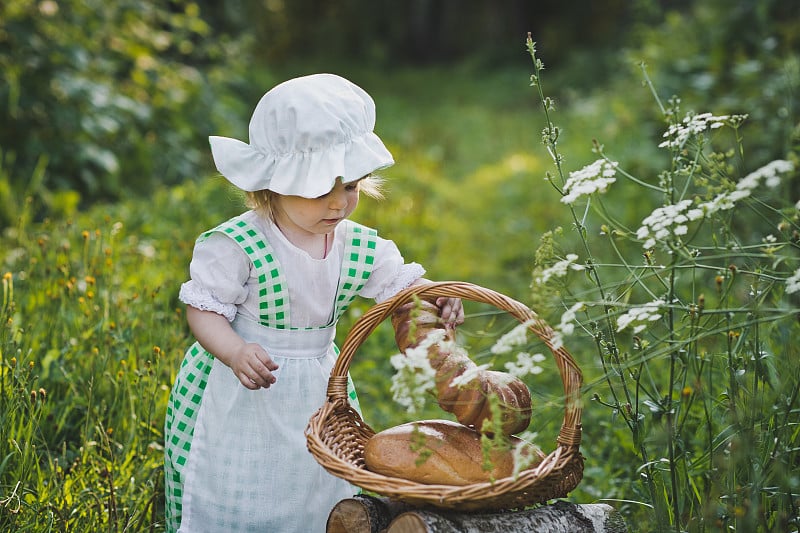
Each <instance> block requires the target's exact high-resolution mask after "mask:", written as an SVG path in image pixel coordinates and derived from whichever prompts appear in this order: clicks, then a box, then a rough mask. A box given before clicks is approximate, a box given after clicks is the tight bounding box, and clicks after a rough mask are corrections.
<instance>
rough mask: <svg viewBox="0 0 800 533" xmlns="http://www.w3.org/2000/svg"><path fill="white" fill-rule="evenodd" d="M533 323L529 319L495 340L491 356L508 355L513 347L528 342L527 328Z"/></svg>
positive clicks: (532, 320)
mask: <svg viewBox="0 0 800 533" xmlns="http://www.w3.org/2000/svg"><path fill="white" fill-rule="evenodd" d="M534 322H535V320H534V319H530V320H526V321H525V322H522V323H520V324H518V325H517V326H516V327H514V329H512V330H511V331H509V332H508V333H506V334H505V335H503V336H502V337H500V338H499V339H497V342H495V343H494V345H493V346H492V348H491V350H490V351H491V352H492V353H493V354H501V353H509V352H510V351H511V350H513V349H514V347H515V346H522V345H523V344H525V343H526V342H528V327H529V326H530V325H531V324H533V323H534Z"/></svg>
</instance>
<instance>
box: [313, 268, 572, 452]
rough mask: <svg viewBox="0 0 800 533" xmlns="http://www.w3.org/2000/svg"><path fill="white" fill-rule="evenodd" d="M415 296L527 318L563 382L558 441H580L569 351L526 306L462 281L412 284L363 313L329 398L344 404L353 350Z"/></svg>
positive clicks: (341, 355) (338, 365) (349, 338)
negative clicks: (469, 303) (453, 300)
mask: <svg viewBox="0 0 800 533" xmlns="http://www.w3.org/2000/svg"><path fill="white" fill-rule="evenodd" d="M415 296H416V297H430V298H438V297H441V296H444V297H448V298H462V299H465V300H471V301H475V302H481V303H486V304H489V305H493V306H495V307H497V308H498V309H501V310H503V311H506V312H507V313H508V314H510V315H512V316H513V317H514V318H516V319H517V320H518V321H519V322H520V323H524V322H529V323H530V325H529V327H528V329H529V330H530V331H532V332H533V333H535V334H536V335H537V336H538V337H539V338H540V339H541V340H542V341H543V342H544V343H545V345H546V346H547V347H548V348H549V349H550V351H551V352H552V354H553V357H554V358H555V360H556V364H557V366H558V370H559V374H560V375H561V381H562V382H563V385H564V400H565V410H564V422H563V424H562V426H561V431H560V432H559V436H558V442H559V443H560V444H562V445H567V446H577V445H578V444H579V443H580V440H581V425H580V424H581V400H580V388H581V384H582V381H583V377H582V374H581V371H580V368H579V367H578V365H577V363H576V362H575V360H574V359H573V357H572V355H570V353H569V352H568V351H567V350H566V349H565V348H564V347H563V346H560V347H558V348H556V347H555V345H554V342H553V339H554V331H553V329H552V328H551V327H550V326H549V325H547V323H545V322H544V320H542V319H541V318H539V316H538V315H537V314H536V313H535V312H534V311H532V310H531V309H530V308H528V307H527V306H525V305H524V304H522V303H520V302H518V301H516V300H514V299H512V298H509V297H508V296H505V295H503V294H500V293H498V292H495V291H493V290H491V289H487V288H484V287H481V286H479V285H474V284H472V283H467V282H464V281H440V282H430V283H424V284H419V285H412V286H411V287H408V288H407V289H404V290H402V291H400V292H399V293H397V294H396V295H395V296H393V297H392V298H389V299H388V300H386V301H384V302H382V303H380V304H377V305H375V306H373V307H371V308H370V309H369V310H368V311H367V312H366V313H364V314H363V315H362V316H361V317H360V318H359V319H358V320H357V321H356V322H355V323H354V324H353V327H352V328H351V329H350V331H349V332H348V334H347V337H346V338H345V340H344V342H343V343H342V347H341V351H340V353H339V357H338V359H337V360H336V364H335V365H334V367H333V370H332V371H331V377H330V380H329V381H328V392H327V394H328V400H329V401H330V402H334V403H336V402H341V403H343V404H344V405H346V404H347V372H348V370H349V368H350V363H351V362H352V360H353V356H354V355H355V352H356V350H358V348H359V346H361V344H362V343H363V342H364V340H365V339H366V338H367V337H368V336H369V335H370V333H372V332H373V331H374V330H375V328H377V327H378V325H379V324H380V323H381V322H383V320H385V319H386V318H387V317H388V316H390V315H391V314H392V313H393V312H394V311H395V310H396V309H397V308H399V307H400V306H402V305H403V304H405V303H408V302H410V301H411V300H413V299H414V297H415Z"/></svg>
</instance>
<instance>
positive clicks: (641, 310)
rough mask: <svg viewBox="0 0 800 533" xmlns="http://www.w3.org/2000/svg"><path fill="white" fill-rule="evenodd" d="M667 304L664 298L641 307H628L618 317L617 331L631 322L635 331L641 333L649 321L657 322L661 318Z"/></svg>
mask: <svg viewBox="0 0 800 533" xmlns="http://www.w3.org/2000/svg"><path fill="white" fill-rule="evenodd" d="M665 304H666V302H664V300H660V299H659V300H653V301H652V302H649V303H646V304H644V305H642V306H639V307H633V308H631V309H628V311H627V312H625V313H624V314H622V315H620V316H619V318H617V331H622V330H623V329H625V328H627V327H628V326H630V325H631V324H635V325H634V327H633V332H634V333H639V332H640V331H642V330H644V329H645V328H646V327H647V323H648V322H655V321H656V320H658V319H660V318H661V308H662V307H663V306H664V305H665Z"/></svg>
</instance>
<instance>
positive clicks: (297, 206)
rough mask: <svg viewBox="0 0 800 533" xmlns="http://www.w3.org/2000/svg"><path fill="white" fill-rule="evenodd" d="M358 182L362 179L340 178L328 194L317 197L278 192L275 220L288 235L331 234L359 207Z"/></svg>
mask: <svg viewBox="0 0 800 533" xmlns="http://www.w3.org/2000/svg"><path fill="white" fill-rule="evenodd" d="M359 183H360V180H358V181H353V182H350V183H346V184H345V183H342V180H341V178H339V179H337V180H336V184H335V185H334V186H333V189H332V190H331V191H330V192H329V193H327V194H324V195H322V196H320V197H318V198H303V197H302V196H288V195H283V196H281V195H279V196H277V197H276V198H275V200H276V201H275V206H274V207H275V209H274V211H273V213H274V217H275V222H276V223H277V224H278V226H279V227H280V228H281V230H282V231H283V232H284V233H285V234H287V236H288V235H289V234H291V235H293V236H299V237H309V236H311V235H312V234H313V235H324V234H326V233H330V232H332V231H333V230H334V228H335V227H336V226H337V225H338V224H339V222H341V221H342V220H344V219H346V218H347V217H349V216H350V215H351V214H352V213H353V211H354V210H355V208H356V206H358V191H359V187H360V185H359Z"/></svg>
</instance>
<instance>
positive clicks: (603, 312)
mask: <svg viewBox="0 0 800 533" xmlns="http://www.w3.org/2000/svg"><path fill="white" fill-rule="evenodd" d="M528 49H529V51H530V52H531V56H532V58H533V64H534V68H535V74H534V76H533V79H535V80H536V87H537V92H538V94H539V97H540V100H541V101H542V106H543V109H544V118H545V121H546V131H557V130H558V128H557V127H556V126H555V124H553V122H552V119H551V116H550V112H551V111H552V108H551V107H549V106H547V105H546V102H545V97H544V92H543V89H542V79H541V70H542V68H543V65H542V63H541V61H540V60H539V59H538V58H536V57H535V47H534V46H532V45H531V43H530V42H529V45H528ZM643 74H644V77H645V82H646V85H647V86H648V87H649V89H650V92H651V93H652V94H653V96H654V97H655V98H656V100H657V104H658V107H659V109H661V110H662V111H663V113H664V119H665V122H666V124H667V126H666V131H664V133H663V136H662V137H661V139H660V140H658V141H656V142H657V143H658V146H659V147H660V148H663V149H666V150H667V152H668V154H669V162H668V164H667V165H666V169H664V170H662V171H660V172H658V171H654V170H652V169H651V170H650V171H649V172H650V173H653V174H655V175H657V176H658V177H657V179H654V178H653V176H647V177H636V176H634V175H633V174H632V173H630V172H628V171H627V170H626V169H625V168H624V164H623V163H622V162H616V161H613V160H612V159H611V158H609V157H608V156H607V155H606V154H605V153H604V152H603V145H601V144H599V143H596V142H595V144H594V146H595V152H596V153H598V154H599V155H600V159H598V160H596V161H595V162H594V163H591V164H590V165H588V166H586V167H584V168H582V169H581V170H578V171H575V172H566V171H565V170H564V168H563V167H564V162H565V159H564V158H563V156H562V154H561V153H559V151H558V146H557V143H556V142H555V139H553V138H552V137H548V136H545V137H543V141H544V143H545V145H546V149H547V153H548V154H549V156H550V157H551V158H552V160H553V163H554V165H555V170H556V176H553V175H550V174H548V175H547V178H546V179H547V181H548V183H550V184H551V185H553V188H554V189H555V190H556V192H557V193H558V194H559V195H560V200H561V202H562V204H564V205H565V207H566V209H568V210H569V213H570V215H571V218H572V221H573V223H574V227H575V228H576V229H577V230H578V231H575V232H574V233H573V235H575V241H574V242H568V243H566V244H563V243H562V244H560V245H559V246H556V245H555V244H554V243H553V242H552V241H553V238H552V233H548V234H547V236H546V238H545V237H543V238H542V246H541V247H540V248H539V250H538V251H537V254H536V264H537V270H535V271H534V273H533V275H532V280H533V284H532V287H533V289H534V291H536V292H535V294H534V296H535V297H536V298H537V299H538V300H540V301H544V302H551V301H560V303H561V305H562V306H563V308H565V309H566V312H564V313H563V314H562V315H561V317H560V319H558V318H555V317H552V318H555V320H554V322H556V325H555V326H554V328H553V329H554V330H555V331H556V337H555V338H556V341H557V342H556V344H557V346H560V345H561V344H562V343H563V344H564V345H569V346H570V348H571V351H572V352H573V353H576V351H580V352H582V353H588V350H589V349H590V348H591V349H594V350H595V352H596V356H597V359H596V360H597V361H598V362H599V364H598V365H596V366H597V367H599V368H600V369H602V375H601V376H598V377H597V378H596V379H595V380H594V381H590V385H589V386H588V388H590V389H595V390H596V392H595V391H593V394H592V397H593V399H594V400H595V401H596V402H597V403H596V405H598V406H605V407H607V408H609V409H611V410H612V411H613V413H614V419H615V421H618V422H620V423H622V424H624V426H625V427H626V428H627V429H628V430H629V434H630V441H629V447H630V449H634V450H636V456H637V459H638V461H634V462H638V463H639V464H638V465H634V466H635V468H632V469H631V475H632V477H634V478H636V479H639V480H641V481H642V482H643V486H642V489H644V490H643V492H642V494H646V495H647V496H646V497H645V498H644V500H645V502H644V503H645V504H646V506H647V507H648V508H649V509H651V510H652V511H651V512H652V516H651V517H650V518H651V519H652V522H651V523H650V524H649V525H648V527H646V529H647V530H675V531H678V530H698V531H699V530H706V529H714V530H716V529H717V528H719V527H721V528H722V529H728V530H732V531H733V530H736V531H738V530H741V531H744V530H747V531H756V530H758V531H766V530H771V529H769V528H770V527H771V525H774V524H777V523H780V520H781V519H782V518H781V517H786V516H792V517H795V519H796V517H797V516H798V514H797V505H796V494H797V493H798V491H800V482H798V481H797V480H795V479H794V478H791V477H787V475H786V472H788V471H790V470H792V469H793V468H794V465H795V464H796V462H797V461H798V460H800V451H799V450H798V449H797V447H796V446H795V445H794V440H796V435H797V433H796V428H795V425H794V424H793V423H791V422H789V421H790V420H791V419H792V418H793V416H794V413H796V411H797V408H798V401H800V400H798V398H800V383H798V379H797V362H796V361H797V360H798V356H800V353H798V349H797V347H796V345H795V344H796V343H793V342H787V341H788V340H789V339H793V338H797V335H800V325H799V324H798V322H797V320H796V317H797V316H798V315H800V308H798V305H797V300H796V296H794V295H795V294H798V293H800V246H798V242H800V238H798V235H800V201H798V199H797V198H793V197H791V195H793V194H796V188H794V187H791V186H790V184H791V183H792V179H796V177H797V176H796V173H797V158H798V156H797V154H796V153H792V152H789V153H787V154H786V156H785V157H782V158H776V159H773V160H772V161H768V162H767V163H766V164H761V165H759V166H756V168H755V170H753V171H751V172H749V173H747V172H742V171H741V170H739V169H746V168H748V167H751V168H752V165H751V163H750V162H749V161H747V160H746V158H745V154H746V153H747V152H746V151H745V150H744V148H743V135H742V134H741V131H740V127H741V126H742V125H743V123H744V120H745V118H746V117H747V115H745V114H738V115H734V114H731V115H714V114H712V113H693V112H690V113H687V114H685V115H683V116H684V118H683V119H677V117H678V116H679V113H678V109H677V103H678V102H679V100H678V99H676V98H673V99H672V100H670V102H671V104H670V106H671V107H665V106H664V105H663V104H662V102H661V100H660V99H659V98H658V95H657V91H656V90H655V87H653V85H652V83H650V80H649V78H648V77H647V73H646V72H645V71H644V69H643ZM558 131H560V130H558ZM726 132H732V133H733V135H732V136H731V137H732V138H726ZM712 134H713V135H712ZM731 145H732V146H731ZM631 187H636V188H637V189H636V191H633V190H632V189H631ZM640 189H641V190H644V192H646V193H647V194H643V195H641V198H642V201H641V202H636V203H635V205H627V204H626V206H625V207H626V208H625V209H619V206H620V203H619V202H620V200H619V199H617V198H616V197H615V193H618V192H619V193H623V196H622V198H623V199H622V200H621V201H622V202H628V201H629V199H630V198H631V197H639V195H638V194H637V193H638V192H639V190H640ZM787 196H789V197H788V198H787ZM589 197H591V198H589ZM581 199H584V200H586V202H585V205H584V206H583V208H582V209H581V211H580V212H579V211H577V210H576V204H577V203H578V201H579V200H581ZM652 199H655V201H653V202H652V204H655V205H653V206H652V207H651V206H648V203H647V202H648V201H651V200H652ZM590 200H591V201H590ZM592 215H596V216H597V217H598V218H599V219H600V220H599V223H597V227H599V228H601V231H600V233H599V237H600V238H601V239H602V244H601V245H600V246H597V245H596V243H595V242H594V240H593V237H592V233H591V228H593V227H595V226H594V225H593V222H594V221H592V220H591V217H592ZM637 222H638V224H637ZM630 228H636V229H634V230H632V229H630ZM776 229H777V231H776ZM642 248H644V252H643V251H642ZM572 249H575V253H569V252H570V251H571V250H572ZM565 252H567V253H565ZM642 257H644V261H642ZM565 258H566V259H565ZM542 265H544V266H545V267H546V268H542ZM581 266H582V267H583V269H584V270H585V271H586V274H587V275H586V276H581V277H575V278H571V279H569V280H566V279H564V280H562V281H563V283H561V284H559V285H558V286H556V284H554V283H548V281H552V280H553V279H555V278H566V275H567V273H568V272H569V271H570V270H572V269H575V270H577V269H578V268H576V267H581ZM548 290H549V291H551V293H550V294H549V295H548V294H543V291H548ZM787 295H788V296H787ZM739 300H741V301H739ZM642 302H644V303H642ZM548 312H550V313H551V315H552V311H551V310H550V309H548ZM656 326H657V327H656ZM576 346H577V348H576ZM584 348H585V349H584ZM531 363H532V361H530V360H528V359H526V357H525V356H524V355H520V356H519V358H518V362H517V363H514V364H510V365H509V366H508V367H507V368H509V369H510V370H511V369H513V371H514V372H521V371H522V369H523V368H528V369H529V368H531V366H530V365H531ZM587 367H588V368H591V369H593V368H595V365H594V364H593V363H590V364H588V365H587ZM720 398H724V401H720ZM764 406H770V408H769V409H764ZM764 428H770V429H769V435H768V437H767V438H764V435H763V431H764ZM616 447H617V444H615V446H614V447H608V448H606V449H604V450H602V451H598V452H597V455H598V456H600V455H602V456H606V455H618V452H617V450H616ZM624 462H625V460H624V459H620V461H619V464H623V463H624ZM726 469H727V470H729V471H730V472H731V474H730V475H728V474H725V473H724V471H726ZM734 473H735V474H734ZM744 486H747V487H748V489H747V491H746V492H747V494H746V495H745V494H744V493H743V492H742V487H744ZM626 490H630V489H626ZM626 490H622V491H621V492H620V494H619V495H618V496H619V497H620V498H622V499H627V498H628V497H629V495H630V492H626ZM748 508H758V513H750V514H748V513H747V512H746V509H748ZM720 509H725V511H724V513H727V515H725V516H723V514H722V513H723V512H721V511H720ZM756 514H757V515H758V516H756ZM720 516H723V518H718V517H720ZM689 517H691V522H687V520H690V518H689ZM709 517H712V518H709ZM710 519H713V520H715V522H714V524H713V525H712V524H711V523H710V522H707V520H710ZM717 521H718V522H717ZM721 523H724V524H725V525H724V526H720V524H721ZM775 527H777V526H775ZM783 527H785V522H784V526H783Z"/></svg>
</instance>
